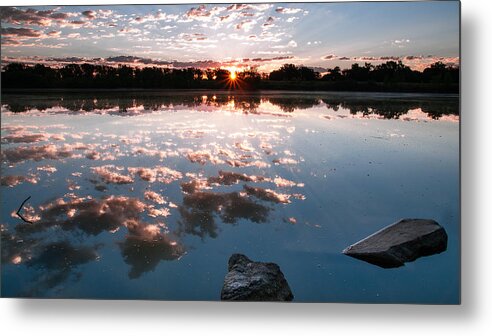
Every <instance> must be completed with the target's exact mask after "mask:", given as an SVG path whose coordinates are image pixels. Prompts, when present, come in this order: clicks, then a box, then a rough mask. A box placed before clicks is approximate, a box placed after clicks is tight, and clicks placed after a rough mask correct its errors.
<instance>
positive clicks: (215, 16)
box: [0, 1, 459, 72]
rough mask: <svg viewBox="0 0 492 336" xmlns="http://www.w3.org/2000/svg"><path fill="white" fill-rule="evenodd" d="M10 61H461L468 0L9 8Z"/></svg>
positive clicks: (266, 66) (5, 47)
mask: <svg viewBox="0 0 492 336" xmlns="http://www.w3.org/2000/svg"><path fill="white" fill-rule="evenodd" d="M0 17H1V24H2V28H1V42H2V44H1V52H2V61H3V62H10V61H24V62H37V63H42V62H45V63H48V64H52V65H60V64H65V63H73V62H80V63H81V62H92V63H98V64H114V65H116V64H130V65H135V66H152V65H156V66H165V67H175V68H182V67H191V66H193V67H199V68H208V67H214V68H218V67H223V68H231V67H233V68H236V69H243V68H249V67H254V68H257V69H258V70H259V71H271V70H273V69H276V68H278V67H280V66H281V65H282V64H284V63H293V64H297V65H301V64H302V65H305V66H309V67H313V68H315V69H316V70H317V71H320V72H323V71H325V70H326V69H327V68H333V67H335V66H340V67H341V68H342V69H344V68H347V67H350V65H351V64H352V63H360V64H364V63H365V62H370V63H372V64H379V63H381V62H385V61H387V60H401V61H402V62H403V63H405V64H407V65H409V66H410V67H412V68H414V69H418V70H421V69H423V68H425V67H426V66H428V65H430V64H432V63H434V62H436V61H442V62H443V63H448V64H457V63H458V62H459V2H457V1H426V2H370V3H363V2H349V3H265V4H258V3H256V4H205V5H201V4H186V5H183V4H181V5H119V6H116V5H111V6H37V7H3V8H1V14H0Z"/></svg>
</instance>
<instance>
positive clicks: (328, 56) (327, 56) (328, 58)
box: [321, 54, 337, 60]
mask: <svg viewBox="0 0 492 336" xmlns="http://www.w3.org/2000/svg"><path fill="white" fill-rule="evenodd" d="M336 58H337V56H336V55H333V54H330V55H326V56H323V57H322V58H321V59H324V60H332V59H336Z"/></svg>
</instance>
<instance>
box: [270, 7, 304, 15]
mask: <svg viewBox="0 0 492 336" xmlns="http://www.w3.org/2000/svg"><path fill="white" fill-rule="evenodd" d="M275 11H276V12H277V13H281V14H297V13H300V12H302V9H300V8H284V7H277V8H276V9H275Z"/></svg>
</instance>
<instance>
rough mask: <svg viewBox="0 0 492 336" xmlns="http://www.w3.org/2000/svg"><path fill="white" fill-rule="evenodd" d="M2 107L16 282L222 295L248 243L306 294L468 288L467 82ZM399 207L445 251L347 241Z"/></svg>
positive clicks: (6, 259)
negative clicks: (412, 88) (419, 90)
mask: <svg viewBox="0 0 492 336" xmlns="http://www.w3.org/2000/svg"><path fill="white" fill-rule="evenodd" d="M1 117H2V118H1V121H2V123H1V127H2V128H1V145H2V156H1V159H2V164H1V175H2V180H1V185H2V186H1V207H2V218H1V225H2V269H1V271H2V276H1V280H2V284H1V290H2V296H3V297H48V298H104V299H157V300H219V299H220V291H221V288H222V284H223V280H224V276H225V274H226V273H227V261H228V259H229V257H230V256H231V254H232V253H243V254H245V255H247V256H248V257H249V258H250V259H252V260H256V261H269V262H275V263H277V264H278V265H279V266H280V268H281V270H282V271H283V273H284V275H285V277H286V279H287V281H288V283H289V285H290V287H291V289H292V292H293V294H294V301H301V302H305V301H311V302H312V301H316V302H364V303H366V302H367V303H437V304H441V303H443V304H456V303H458V302H459V298H460V184H459V176H460V170H459V169H460V164H459V160H460V156H459V99H458V97H457V96H455V95H420V94H388V93H320V92H311V93H307V92H258V93H239V92H234V91H231V92H227V91H216V92H215V91H214V92H209V91H193V92H190V91H188V92H181V91H171V92H153V91H135V92H134V91H124V92H121V91H101V92H97V91H96V92H90V91H87V92H78V93H73V92H72V93H69V92H63V91H59V92H57V91H50V92H43V93H41V92H30V93H29V92H23V93H3V94H2V112H1ZM29 196H30V199H28V200H27V201H26V202H25V204H24V206H23V207H22V210H21V214H22V215H23V217H24V218H25V219H26V220H27V221H28V222H31V223H28V222H24V221H23V220H21V219H20V218H19V217H18V216H17V215H16V214H15V213H16V211H17V209H19V207H20V206H21V204H22V202H23V201H24V200H26V199H27V198H28V197H29ZM401 218H430V219H434V220H436V221H437V222H438V223H439V224H440V225H442V226H443V227H444V228H445V230H446V232H447V234H448V237H449V239H448V248H447V250H446V251H445V252H443V253H441V254H438V255H433V256H429V257H423V258H420V259H417V260H416V261H414V262H410V263H407V264H405V266H403V267H400V268H392V269H384V268H380V267H378V266H375V265H372V264H369V263H366V262H364V261H361V260H357V259H354V258H350V257H348V256H346V255H344V254H342V253H341V251H342V250H343V249H344V248H345V247H347V246H349V245H351V244H353V243H355V242H357V241H359V240H360V239H362V238H364V237H366V236H368V235H369V234H372V233H373V232H375V231H377V230H379V229H381V228H383V227H385V226H387V225H389V224H391V223H394V222H396V221H398V220H399V219H401Z"/></svg>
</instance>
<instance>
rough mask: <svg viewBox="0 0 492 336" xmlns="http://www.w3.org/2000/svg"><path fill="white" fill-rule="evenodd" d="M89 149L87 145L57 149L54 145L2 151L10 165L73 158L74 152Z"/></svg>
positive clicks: (3, 157) (22, 147)
mask: <svg viewBox="0 0 492 336" xmlns="http://www.w3.org/2000/svg"><path fill="white" fill-rule="evenodd" d="M80 149H88V147H87V146H86V145H83V144H80V145H77V144H75V145H68V144H65V145H63V146H61V147H57V146H55V145H53V144H49V145H44V146H30V147H26V146H19V147H14V148H7V149H5V150H3V151H2V153H1V159H2V160H5V161H6V162H8V163H9V164H15V163H18V162H23V161H26V160H34V161H41V160H46V159H49V160H60V159H65V158H70V157H73V156H74V155H75V154H74V150H80Z"/></svg>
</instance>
